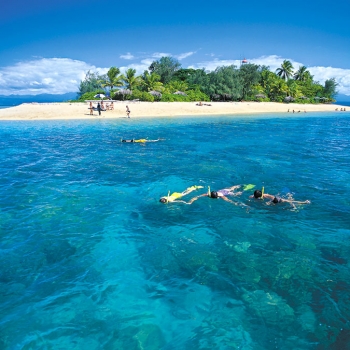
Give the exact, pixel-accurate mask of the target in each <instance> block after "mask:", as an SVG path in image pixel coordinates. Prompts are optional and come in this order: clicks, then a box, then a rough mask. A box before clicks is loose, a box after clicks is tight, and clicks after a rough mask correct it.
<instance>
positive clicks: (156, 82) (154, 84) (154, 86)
mask: <svg viewBox="0 0 350 350" xmlns="http://www.w3.org/2000/svg"><path fill="white" fill-rule="evenodd" d="M142 78H143V81H142V84H143V85H144V86H145V87H146V89H147V91H162V89H163V83H161V82H160V75H158V74H157V73H151V74H149V72H148V71H147V70H145V72H144V73H143V77H142Z"/></svg>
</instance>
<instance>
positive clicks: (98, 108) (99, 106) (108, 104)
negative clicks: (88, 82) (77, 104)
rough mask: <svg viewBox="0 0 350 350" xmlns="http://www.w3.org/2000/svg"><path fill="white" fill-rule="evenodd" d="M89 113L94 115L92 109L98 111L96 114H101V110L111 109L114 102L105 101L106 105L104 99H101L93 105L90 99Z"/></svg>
mask: <svg viewBox="0 0 350 350" xmlns="http://www.w3.org/2000/svg"><path fill="white" fill-rule="evenodd" d="M89 109H90V115H94V111H97V112H98V115H101V111H103V112H105V111H113V110H114V103H113V101H112V102H106V105H105V104H104V101H103V100H101V103H100V102H98V103H97V106H96V107H95V106H93V104H92V102H91V101H90V107H89Z"/></svg>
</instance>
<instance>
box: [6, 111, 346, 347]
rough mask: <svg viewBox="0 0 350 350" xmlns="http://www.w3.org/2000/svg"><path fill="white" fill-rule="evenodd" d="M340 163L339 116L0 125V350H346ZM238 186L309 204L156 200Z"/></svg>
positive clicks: (342, 127) (342, 131) (342, 129)
mask: <svg viewBox="0 0 350 350" xmlns="http://www.w3.org/2000/svg"><path fill="white" fill-rule="evenodd" d="M122 137H123V138H143V137H148V138H149V139H156V138H158V137H161V138H165V140H163V141H161V142H157V143H148V144H146V145H142V144H122V143H120V138H122ZM349 159H350V118H349V117H348V115H347V114H345V113H344V114H343V115H341V114H340V113H333V114H327V113H323V114H308V116H307V117H306V116H303V117H301V118H288V119H283V118H279V115H274V116H273V117H270V116H267V115H266V116H259V117H245V118H230V117H218V118H216V117H215V118H212V119H210V118H195V119H191V118H177V119H170V118H169V119H167V118H163V119H142V120H140V119H132V118H131V119H129V120H128V119H120V120H113V121H71V122H68V121H49V122H47V121H42V122H39V121H36V122H22V121H21V122H1V123H0V161H1V162H0V164H1V167H0V176H1V182H0V191H1V192H0V193H1V196H0V237H1V241H0V242H1V243H0V249H1V254H0V257H1V260H0V348H1V349H147V350H148V349H166V350H169V349H258V350H259V349H348V348H349V342H350V324H349V317H350V299H349V290H350V273H349V267H350V266H349V265H350V261H349V257H350V240H349V235H350V215H349V214H350V210H349V208H350V199H349V198H350V166H349ZM236 184H255V185H256V188H261V186H265V192H266V193H271V194H280V195H282V196H285V197H287V196H290V195H292V196H293V197H294V198H295V199H297V200H306V199H309V200H310V201H311V204H309V205H299V206H296V207H293V206H290V205H289V204H288V205H285V204H280V205H269V204H268V202H267V201H264V202H261V201H259V202H254V201H252V200H251V199H249V195H250V194H252V191H247V192H246V193H243V194H242V196H241V197H236V198H235V199H234V200H235V201H236V202H237V204H238V205H233V204H231V203H227V202H225V201H223V200H214V199H210V198H207V197H203V198H201V199H199V200H198V201H196V202H194V203H193V204H192V205H185V204H181V203H178V204H176V203H172V204H168V205H164V204H161V203H159V201H158V200H159V198H160V197H161V196H163V195H166V194H167V193H168V190H170V191H171V192H175V191H177V192H181V191H183V190H184V189H186V188H187V187H189V186H191V185H202V186H205V187H206V186H208V185H210V186H211V188H212V189H221V188H225V187H228V186H232V185H236ZM203 192H205V188H204V189H203V190H198V191H196V192H193V193H191V194H190V195H188V196H187V197H185V199H187V198H188V199H190V198H192V197H193V196H195V195H197V194H201V193H203Z"/></svg>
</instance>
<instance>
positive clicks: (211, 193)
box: [187, 185, 254, 204]
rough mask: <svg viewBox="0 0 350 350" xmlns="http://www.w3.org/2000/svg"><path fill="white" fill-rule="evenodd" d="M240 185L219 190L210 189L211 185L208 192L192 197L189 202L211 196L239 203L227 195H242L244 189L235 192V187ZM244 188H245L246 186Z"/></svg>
mask: <svg viewBox="0 0 350 350" xmlns="http://www.w3.org/2000/svg"><path fill="white" fill-rule="evenodd" d="M249 186H253V187H254V185H249ZM240 187H241V185H236V186H232V187H229V188H224V189H222V190H219V191H210V187H208V192H207V193H203V194H201V195H199V196H197V197H194V198H192V199H191V200H190V201H189V202H188V203H187V204H192V203H193V202H194V201H196V200H197V199H199V198H201V197H210V198H213V199H216V198H221V199H223V200H224V201H226V202H230V203H233V204H237V203H235V202H233V201H231V199H228V198H227V196H239V195H241V194H242V191H241V192H233V191H234V190H235V189H237V188H240ZM243 190H245V188H244V189H243Z"/></svg>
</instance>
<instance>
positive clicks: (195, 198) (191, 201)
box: [187, 193, 208, 204]
mask: <svg viewBox="0 0 350 350" xmlns="http://www.w3.org/2000/svg"><path fill="white" fill-rule="evenodd" d="M201 197H208V194H207V193H203V194H200V195H199V196H196V197H193V198H192V199H191V200H190V201H189V202H187V204H192V203H193V202H194V201H196V200H197V199H199V198H201Z"/></svg>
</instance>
